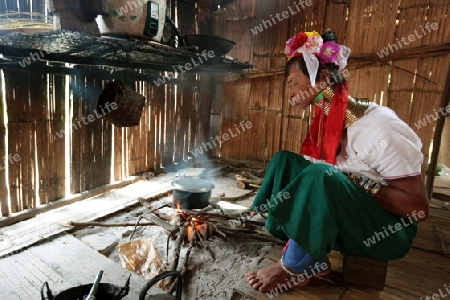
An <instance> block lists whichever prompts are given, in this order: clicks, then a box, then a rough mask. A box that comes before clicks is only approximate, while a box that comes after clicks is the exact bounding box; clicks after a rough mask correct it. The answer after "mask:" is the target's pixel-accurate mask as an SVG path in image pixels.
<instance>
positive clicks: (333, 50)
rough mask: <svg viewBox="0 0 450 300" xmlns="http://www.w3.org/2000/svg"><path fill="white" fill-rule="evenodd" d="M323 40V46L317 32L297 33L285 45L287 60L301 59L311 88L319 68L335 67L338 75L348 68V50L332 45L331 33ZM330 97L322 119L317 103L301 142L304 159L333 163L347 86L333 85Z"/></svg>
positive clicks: (338, 141)
mask: <svg viewBox="0 0 450 300" xmlns="http://www.w3.org/2000/svg"><path fill="white" fill-rule="evenodd" d="M323 36H324V38H325V42H324V39H323V38H322V36H321V35H320V34H319V33H317V32H316V31H311V32H300V33H298V34H297V35H295V36H293V37H291V38H290V39H289V40H288V41H287V42H286V48H285V51H284V52H285V54H286V56H287V57H288V59H292V58H293V57H296V56H302V57H303V60H304V61H305V64H306V68H307V70H308V74H309V80H310V82H311V86H312V87H315V86H316V77H317V72H318V70H319V66H320V65H326V64H335V65H336V66H338V67H339V70H340V71H341V70H342V69H344V68H345V67H346V66H347V60H348V58H349V56H350V52H351V51H350V48H348V47H346V46H344V45H339V44H337V43H336V42H335V40H336V37H335V35H334V32H331V31H327V32H326V33H325V34H324V35H323ZM333 93H334V95H333V98H332V100H331V108H330V111H329V113H328V115H325V109H324V104H325V103H324V101H319V102H316V106H315V112H314V119H313V122H312V124H311V127H310V130H309V132H308V136H309V138H307V139H305V140H304V142H303V144H302V148H301V150H300V151H301V153H302V154H304V155H309V156H311V157H314V158H316V159H323V160H325V161H326V162H328V163H331V164H335V163H336V155H337V152H338V148H339V145H340V137H341V134H342V130H343V129H344V121H345V111H346V109H347V103H348V89H347V82H346V81H344V82H343V83H339V84H336V86H335V87H334V91H333ZM321 97H323V96H321ZM319 98H320V97H319ZM318 103H320V105H319V104H318Z"/></svg>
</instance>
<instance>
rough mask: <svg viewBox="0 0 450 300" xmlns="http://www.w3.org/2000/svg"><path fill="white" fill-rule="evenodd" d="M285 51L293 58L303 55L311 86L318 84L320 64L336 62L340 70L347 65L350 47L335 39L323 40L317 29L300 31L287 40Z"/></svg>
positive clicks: (289, 57)
mask: <svg viewBox="0 0 450 300" xmlns="http://www.w3.org/2000/svg"><path fill="white" fill-rule="evenodd" d="M284 53H285V54H286V56H287V57H288V59H291V58H293V57H296V56H303V59H304V61H305V64H306V68H307V69H308V73H309V79H310V81H311V86H312V87H314V86H316V76H317V71H318V70H319V65H321V64H330V63H334V64H336V65H337V66H339V70H342V69H344V68H345V67H346V66H347V60H348V58H349V56H350V53H351V51H350V48H348V47H347V46H344V45H339V44H337V43H336V42H334V41H327V42H325V43H324V42H323V38H322V37H321V36H320V34H319V33H317V32H316V31H311V32H299V33H298V34H297V35H294V36H293V37H291V38H290V39H289V40H288V41H287V42H286V48H285V50H284Z"/></svg>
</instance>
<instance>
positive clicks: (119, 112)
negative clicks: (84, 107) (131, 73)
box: [97, 80, 145, 127]
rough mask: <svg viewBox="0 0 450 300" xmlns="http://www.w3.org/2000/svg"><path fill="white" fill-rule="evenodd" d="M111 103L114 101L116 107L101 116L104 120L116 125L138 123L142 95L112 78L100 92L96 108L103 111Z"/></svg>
mask: <svg viewBox="0 0 450 300" xmlns="http://www.w3.org/2000/svg"><path fill="white" fill-rule="evenodd" d="M108 103H109V104H108ZM113 103H116V105H117V108H116V109H109V110H108V111H109V112H108V113H106V114H104V116H103V118H104V119H105V120H107V121H108V122H110V123H112V124H114V125H115V126H117V127H132V126H137V125H139V122H140V120H141V116H142V111H143V109H144V106H145V97H144V96H142V95H141V94H139V93H137V92H136V91H135V90H133V89H132V88H131V87H130V86H128V85H126V84H125V83H124V82H122V81H121V80H114V81H111V82H109V83H108V84H107V85H106V86H105V88H104V89H103V91H102V93H101V94H100V97H99V98H98V102H97V110H98V111H101V112H104V111H105V110H106V109H105V108H108V107H111V104H113ZM114 106H115V105H114Z"/></svg>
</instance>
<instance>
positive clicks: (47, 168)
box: [0, 70, 199, 216]
mask: <svg viewBox="0 0 450 300" xmlns="http://www.w3.org/2000/svg"><path fill="white" fill-rule="evenodd" d="M3 74H4V81H2V83H1V86H0V90H1V91H5V94H4V95H2V98H1V99H2V101H0V136H1V141H0V204H1V206H0V207H1V216H9V215H11V214H13V213H15V212H20V211H22V210H25V209H30V208H35V207H36V206H38V205H42V204H48V203H50V202H52V201H55V200H57V199H60V198H64V197H65V196H66V195H67V194H66V189H69V190H70V194H76V193H80V192H84V191H86V190H90V189H93V188H95V187H98V186H102V185H105V184H109V183H111V182H114V181H120V180H123V179H126V178H127V177H129V176H131V175H136V174H141V173H143V172H146V171H149V170H152V169H156V168H160V167H162V166H166V165H168V164H170V163H172V162H174V161H179V160H182V159H183V158H184V156H185V154H186V153H187V152H188V151H189V149H192V148H193V147H194V142H195V137H196V131H197V115H198V109H197V108H198V99H199V97H198V94H197V93H196V92H195V91H194V90H193V89H194V85H193V84H192V83H188V82H187V81H186V82H185V83H179V84H170V85H166V86H162V87H159V88H158V87H155V86H153V85H151V84H147V83H144V82H138V83H136V86H135V87H136V90H137V91H138V92H140V93H142V94H143V95H144V96H145V97H146V98H147V101H146V106H145V108H144V112H143V116H142V118H141V122H140V124H139V126H136V127H129V128H117V127H114V126H112V125H111V124H110V123H109V122H107V121H106V120H102V119H101V118H97V117H96V118H95V121H93V122H86V123H88V124H87V125H85V124H84V123H81V125H82V126H77V125H76V124H77V122H78V121H80V120H82V119H81V117H83V116H84V117H86V118H87V116H89V115H91V114H93V115H95V113H94V110H95V109H96V105H97V99H98V96H99V95H100V93H101V91H102V89H103V85H104V84H105V82H104V81H103V80H101V79H97V78H92V77H85V76H60V75H48V74H42V73H36V72H28V71H17V70H15V71H8V70H3ZM66 89H67V90H66ZM66 93H68V97H67V96H66ZM3 100H4V101H3ZM67 109H68V110H69V113H68V112H67ZM4 111H6V112H7V116H6V119H7V122H4V119H5V115H4V113H3V112H4ZM97 112H98V113H99V114H101V112H100V111H97ZM66 117H69V124H68V125H69V126H70V128H71V129H70V132H69V133H67V132H65V135H64V136H62V135H61V130H65V122H66ZM73 124H75V127H72V126H73ZM6 133H7V135H6ZM57 133H59V134H60V135H58V134H57ZM60 136H62V138H60ZM66 136H67V138H68V142H67V143H68V144H66V140H65V139H66ZM4 137H6V138H4ZM66 145H68V147H69V151H70V155H69V157H68V158H66V156H65V153H66V150H67V148H66ZM7 153H8V154H9V155H8V156H6V154H7ZM14 155H18V156H16V158H17V157H20V160H17V161H14V159H13V157H14ZM11 157H12V161H9V158H11ZM67 159H68V160H67ZM66 165H70V172H69V173H68V172H67V171H66ZM6 166H7V168H6ZM112 167H113V171H111V168H112ZM68 185H69V186H68Z"/></svg>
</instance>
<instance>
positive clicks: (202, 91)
mask: <svg viewBox="0 0 450 300" xmlns="http://www.w3.org/2000/svg"><path fill="white" fill-rule="evenodd" d="M197 4H198V7H197V8H198V18H197V20H198V24H197V26H198V29H199V31H200V32H199V33H200V34H206V35H208V34H211V29H212V18H211V16H212V9H213V1H212V0H199V1H198V2H197ZM211 75H212V74H202V75H201V77H200V87H199V95H200V104H199V120H198V132H197V138H196V141H197V146H198V147H200V146H201V145H202V143H203V142H205V143H206V142H208V140H210V138H211V126H210V121H211V108H212V101H213V97H214V82H213V80H212V76H211ZM210 144H212V146H213V147H214V145H213V143H212V142H211V143H210ZM206 150H209V148H207V149H206ZM207 156H210V152H209V151H208V154H207Z"/></svg>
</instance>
